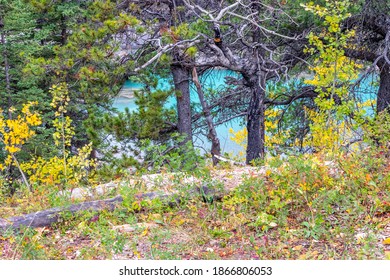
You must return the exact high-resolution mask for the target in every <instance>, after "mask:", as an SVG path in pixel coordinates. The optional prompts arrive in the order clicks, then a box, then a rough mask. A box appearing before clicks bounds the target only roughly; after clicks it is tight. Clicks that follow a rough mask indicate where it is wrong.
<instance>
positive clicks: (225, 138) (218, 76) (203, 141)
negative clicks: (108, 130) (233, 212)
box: [114, 70, 243, 154]
mask: <svg viewBox="0 0 390 280" xmlns="http://www.w3.org/2000/svg"><path fill="white" fill-rule="evenodd" d="M227 76H233V77H237V74H236V73H234V72H232V71H228V70H213V71H212V72H209V73H205V74H204V75H202V76H201V77H199V79H200V81H201V83H202V86H203V87H204V88H206V89H211V90H217V89H222V88H224V87H226V84H225V80H224V79H225V77H227ZM171 87H173V83H172V82H171V81H170V80H168V79H161V80H159V84H158V86H157V89H161V90H168V89H170V88H171ZM141 88H142V84H140V83H136V82H132V81H127V82H126V83H125V84H124V86H123V88H122V90H121V95H122V94H123V93H125V94H126V95H128V94H130V93H131V92H132V91H135V90H139V89H141ZM190 94H191V100H192V101H193V103H194V104H195V105H196V104H200V101H199V97H198V94H197V92H196V89H195V87H194V85H191V91H190ZM165 106H167V107H168V108H169V107H175V106H176V99H175V97H173V96H172V97H170V98H169V99H168V100H167V103H166V104H165ZM114 107H115V108H117V109H118V110H119V111H122V112H123V111H124V110H125V108H126V107H127V108H128V109H129V110H130V112H131V111H135V110H137V105H136V104H135V100H134V99H132V98H126V97H121V96H120V97H117V98H116V99H115V101H114ZM241 121H242V119H235V120H232V121H230V122H229V123H227V124H222V125H219V126H217V127H216V131H217V134H218V137H219V141H220V143H221V150H222V152H223V153H225V152H226V153H233V154H238V153H239V152H240V151H241V150H242V148H241V147H240V146H239V145H237V144H236V143H234V142H233V141H232V140H230V136H231V135H230V134H229V128H233V129H234V130H235V131H238V130H239V129H242V128H243V126H242V125H241ZM194 145H195V146H196V147H198V148H200V150H201V152H202V151H205V150H206V151H207V152H208V150H209V149H210V147H211V144H210V142H209V141H208V139H207V138H206V137H204V136H203V135H194Z"/></svg>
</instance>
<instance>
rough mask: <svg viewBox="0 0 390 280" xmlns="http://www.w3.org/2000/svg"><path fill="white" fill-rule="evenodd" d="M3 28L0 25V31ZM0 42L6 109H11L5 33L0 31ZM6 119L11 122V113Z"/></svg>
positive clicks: (0, 24)
mask: <svg viewBox="0 0 390 280" xmlns="http://www.w3.org/2000/svg"><path fill="white" fill-rule="evenodd" d="M0 22H2V20H1V19H0ZM2 28H3V24H2V23H0V30H1V29H2ZM0 40H1V44H2V45H3V48H4V49H3V58H4V75H5V91H6V94H7V99H8V109H9V108H11V106H12V96H11V77H10V74H9V69H10V66H9V62H8V53H7V47H6V43H7V40H6V37H5V32H4V31H3V30H1V35H0ZM8 118H9V119H10V120H11V119H12V112H11V111H10V110H8Z"/></svg>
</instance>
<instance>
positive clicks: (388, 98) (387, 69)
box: [376, 65, 390, 113]
mask: <svg viewBox="0 0 390 280" xmlns="http://www.w3.org/2000/svg"><path fill="white" fill-rule="evenodd" d="M389 105H390V66H389V65H384V66H383V67H382V69H381V73H380V82H379V90H378V98H377V107H376V112H377V113H380V112H382V111H384V110H386V109H388V108H389Z"/></svg>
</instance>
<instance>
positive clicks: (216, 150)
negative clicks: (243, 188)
mask: <svg viewBox="0 0 390 280" xmlns="http://www.w3.org/2000/svg"><path fill="white" fill-rule="evenodd" d="M192 80H193V81H194V83H195V86H196V89H197V92H198V96H199V100H200V104H201V105H202V110H203V113H204V115H205V118H206V123H207V127H208V129H209V133H208V135H207V138H208V139H209V140H210V141H211V151H210V152H211V156H212V159H213V164H214V165H217V164H218V162H219V160H218V158H216V157H215V156H219V155H221V144H220V142H219V139H218V136H217V131H216V130H215V126H214V122H213V118H212V116H211V111H210V108H209V106H208V105H207V103H206V100H205V98H204V94H203V90H202V86H201V84H200V82H199V78H198V73H197V71H196V68H195V67H194V68H193V70H192Z"/></svg>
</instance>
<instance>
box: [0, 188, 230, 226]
mask: <svg viewBox="0 0 390 280" xmlns="http://www.w3.org/2000/svg"><path fill="white" fill-rule="evenodd" d="M188 194H189V195H190V196H193V195H194V194H195V195H198V196H200V197H201V198H202V200H203V201H204V202H208V203H211V202H213V201H217V200H221V199H222V197H223V194H222V193H218V192H216V191H215V190H213V189H211V188H209V187H207V186H202V187H199V188H196V189H194V190H191V191H189V193H188ZM135 198H136V199H139V200H143V199H150V200H152V199H156V198H157V199H161V200H163V201H164V202H165V203H167V204H168V205H169V206H171V207H175V206H177V205H178V204H180V203H181V202H182V201H183V200H184V199H183V196H180V195H179V194H161V193H158V192H151V193H144V194H139V195H135ZM122 201H123V197H122V196H116V197H114V198H110V199H105V200H95V201H88V202H82V203H79V204H73V205H70V206H67V207H56V208H51V209H47V210H42V211H38V212H35V213H31V214H26V215H22V216H16V217H10V218H8V219H0V232H2V231H6V230H7V229H18V228H20V227H21V226H26V227H32V228H37V227H46V226H51V225H52V224H54V223H56V222H58V220H59V218H60V217H61V214H62V213H71V214H75V213H77V212H80V211H86V210H88V211H102V210H105V209H106V210H110V211H113V210H114V209H115V208H116V207H117V206H118V204H120V203H121V202H122Z"/></svg>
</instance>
